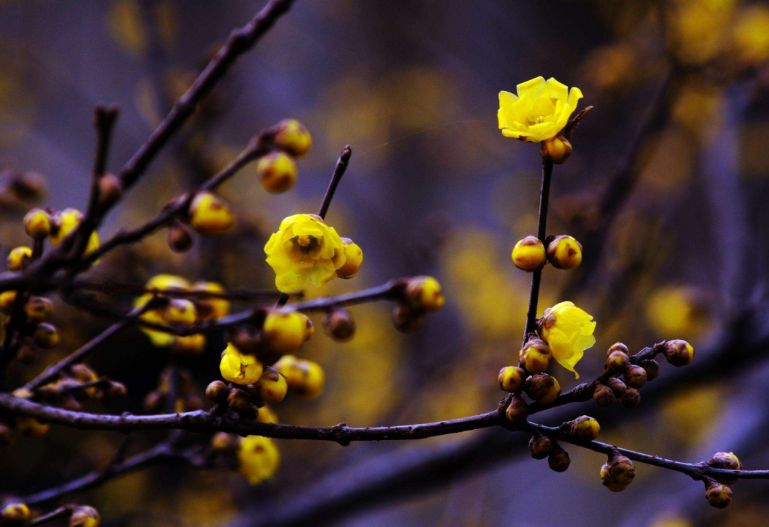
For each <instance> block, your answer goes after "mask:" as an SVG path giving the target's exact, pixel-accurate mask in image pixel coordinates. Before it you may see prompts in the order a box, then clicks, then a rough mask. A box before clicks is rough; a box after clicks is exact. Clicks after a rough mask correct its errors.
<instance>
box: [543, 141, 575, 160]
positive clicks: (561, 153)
mask: <svg viewBox="0 0 769 527" xmlns="http://www.w3.org/2000/svg"><path fill="white" fill-rule="evenodd" d="M539 151H540V153H541V154H542V157H544V158H546V159H550V160H551V161H552V162H553V163H555V164H557V165H560V164H561V163H563V162H564V161H566V160H567V159H568V158H569V156H570V155H571V151H572V147H571V143H570V142H569V140H568V139H566V138H565V137H564V136H562V135H556V136H555V137H553V138H552V139H548V140H546V141H542V142H541V143H540V147H539Z"/></svg>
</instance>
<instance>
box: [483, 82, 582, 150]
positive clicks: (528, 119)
mask: <svg viewBox="0 0 769 527" xmlns="http://www.w3.org/2000/svg"><path fill="white" fill-rule="evenodd" d="M517 90H518V95H515V94H514V93H510V92H507V91H501V92H499V110H498V111H497V119H498V120H499V129H500V130H502V135H504V136H505V137H514V138H516V139H520V140H521V141H529V142H531V143H539V142H541V141H546V140H547V139H552V138H553V137H555V136H556V135H558V132H560V131H561V130H563V128H564V126H566V123H567V122H568V120H569V116H570V115H571V114H572V112H574V110H575V109H576V108H577V103H578V102H579V100H580V99H581V98H582V91H581V90H580V89H579V88H571V90H570V89H569V88H568V87H566V86H565V85H564V84H561V83H560V82H558V81H557V80H555V79H554V78H552V77H550V78H549V79H547V80H545V78H544V77H535V78H533V79H531V80H528V81H526V82H524V83H522V84H519V85H518V87H517Z"/></svg>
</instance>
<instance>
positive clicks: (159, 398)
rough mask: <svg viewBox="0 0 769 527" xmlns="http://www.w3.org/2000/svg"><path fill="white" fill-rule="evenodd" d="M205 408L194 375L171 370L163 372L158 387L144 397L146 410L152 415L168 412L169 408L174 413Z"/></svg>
mask: <svg viewBox="0 0 769 527" xmlns="http://www.w3.org/2000/svg"><path fill="white" fill-rule="evenodd" d="M172 392H173V393H172ZM172 398H175V399H174V400H172ZM204 406H205V403H204V400H203V397H202V396H201V394H200V389H199V388H198V384H197V382H196V381H195V380H194V379H193V378H192V375H190V374H189V372H186V371H184V370H179V371H174V370H173V369H171V368H167V369H165V370H163V372H162V373H161V374H160V380H159V382H158V387H157V388H156V389H154V390H152V391H150V392H149V393H148V394H147V395H146V396H145V397H144V408H145V409H146V410H147V411H148V412H151V413H157V412H162V411H168V409H169V408H172V409H173V411H174V412H184V411H188V410H200V409H202V408H203V407H204Z"/></svg>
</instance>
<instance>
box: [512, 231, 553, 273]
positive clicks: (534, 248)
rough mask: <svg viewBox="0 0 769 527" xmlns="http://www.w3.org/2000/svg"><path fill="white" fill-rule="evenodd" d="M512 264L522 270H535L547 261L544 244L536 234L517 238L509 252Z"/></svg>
mask: <svg viewBox="0 0 769 527" xmlns="http://www.w3.org/2000/svg"><path fill="white" fill-rule="evenodd" d="M511 257H512V259H513V264H514V265H515V266H516V267H517V268H518V269H521V270H522V271H528V272H532V271H536V270H537V269H541V268H542V266H544V265H545V263H546V262H547V257H546V255H545V245H544V244H543V243H542V240H540V239H539V238H537V237H536V236H526V237H525V238H523V239H521V240H518V242H517V243H516V244H515V247H513V252H512V254H511Z"/></svg>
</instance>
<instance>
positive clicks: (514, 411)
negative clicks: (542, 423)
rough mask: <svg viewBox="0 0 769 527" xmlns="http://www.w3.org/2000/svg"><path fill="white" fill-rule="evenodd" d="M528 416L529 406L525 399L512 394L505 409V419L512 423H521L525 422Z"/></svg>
mask: <svg viewBox="0 0 769 527" xmlns="http://www.w3.org/2000/svg"><path fill="white" fill-rule="evenodd" d="M528 416H529V408H528V405H527V404H526V401H524V400H523V398H522V397H521V396H520V395H513V396H512V397H511V398H510V403H509V404H508V405H507V408H506V409H505V417H507V420H508V421H509V422H510V423H512V424H521V423H525V422H526V418H527V417H528Z"/></svg>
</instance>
